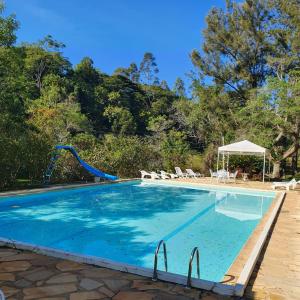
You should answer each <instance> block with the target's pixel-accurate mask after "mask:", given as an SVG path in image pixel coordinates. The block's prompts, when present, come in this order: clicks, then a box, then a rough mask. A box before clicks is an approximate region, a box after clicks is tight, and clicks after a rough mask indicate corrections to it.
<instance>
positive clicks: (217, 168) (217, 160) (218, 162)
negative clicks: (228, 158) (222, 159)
mask: <svg viewBox="0 0 300 300" xmlns="http://www.w3.org/2000/svg"><path fill="white" fill-rule="evenodd" d="M219 155H220V153H219V150H218V159H217V172H218V171H219Z"/></svg>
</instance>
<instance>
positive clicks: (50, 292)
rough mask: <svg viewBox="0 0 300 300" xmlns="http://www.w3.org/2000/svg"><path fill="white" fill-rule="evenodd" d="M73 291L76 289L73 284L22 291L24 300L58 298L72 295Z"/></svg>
mask: <svg viewBox="0 0 300 300" xmlns="http://www.w3.org/2000/svg"><path fill="white" fill-rule="evenodd" d="M75 291H77V287H76V285H75V284H73V283H68V284H60V285H49V286H41V287H34V288H25V289H23V293H24V295H25V297H24V300H27V299H28V300H29V299H40V298H42V297H51V296H58V295H63V294H67V293H72V292H75Z"/></svg>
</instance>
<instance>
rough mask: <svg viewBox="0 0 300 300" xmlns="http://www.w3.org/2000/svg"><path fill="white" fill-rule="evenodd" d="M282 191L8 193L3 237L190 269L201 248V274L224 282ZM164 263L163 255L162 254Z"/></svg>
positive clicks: (185, 188)
mask: <svg viewBox="0 0 300 300" xmlns="http://www.w3.org/2000/svg"><path fill="white" fill-rule="evenodd" d="M274 197H275V193H273V192H259V191H249V190H242V189H241V190H237V189H224V188H222V189H213V188H209V187H206V188H203V187H196V186H193V185H187V184H185V185H172V184H168V183H165V182H164V183H156V182H155V183H154V182H152V181H146V182H143V181H129V182H121V183H114V184H105V185H96V186H89V187H81V188H74V189H65V190H58V191H51V192H43V193H39V194H30V195H24V196H10V197H3V198H0V237H2V238H6V239H12V240H15V241H21V242H24V243H29V244H35V245H40V246H45V247H49V248H53V249H58V250H63V251H66V252H71V253H76V254H81V255H92V256H97V257H101V258H105V259H109V260H111V261H115V262H118V263H125V264H128V265H133V266H137V267H145V268H150V269H152V268H153V257H154V252H155V249H156V247H157V244H158V242H159V241H160V240H164V241H165V242H166V245H167V256H168V271H169V272H171V273H175V274H180V275H187V271H188V261H189V256H190V254H191V251H192V249H193V248H194V247H196V246H197V247H198V248H199V250H200V257H201V259H200V270H201V279H205V280H210V281H214V282H219V281H221V280H222V278H223V277H224V274H225V273H226V271H227V270H228V268H229V267H230V266H231V264H232V263H233V261H234V260H235V258H236V257H237V255H238V254H239V252H240V250H241V249H242V247H243V245H244V244H245V243H246V242H247V240H248V238H249V237H250V236H251V234H252V232H253V231H254V229H255V228H256V226H257V224H258V223H259V222H260V220H261V219H262V217H263V216H264V214H265V212H266V211H267V210H268V208H269V207H270V205H271V203H272V201H273V199H274ZM159 269H162V270H163V269H164V268H163V260H162V259H160V260H159Z"/></svg>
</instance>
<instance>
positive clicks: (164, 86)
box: [159, 80, 170, 91]
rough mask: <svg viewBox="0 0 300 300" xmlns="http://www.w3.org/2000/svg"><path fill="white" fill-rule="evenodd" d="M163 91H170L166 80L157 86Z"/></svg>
mask: <svg viewBox="0 0 300 300" xmlns="http://www.w3.org/2000/svg"><path fill="white" fill-rule="evenodd" d="M159 86H160V87H161V88H162V89H163V90H168V91H169V90H170V88H169V86H168V83H167V81H166V80H162V81H161V82H160V85H159Z"/></svg>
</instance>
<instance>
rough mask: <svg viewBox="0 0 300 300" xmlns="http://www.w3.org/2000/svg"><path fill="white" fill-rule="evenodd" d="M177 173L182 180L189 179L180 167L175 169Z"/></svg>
mask: <svg viewBox="0 0 300 300" xmlns="http://www.w3.org/2000/svg"><path fill="white" fill-rule="evenodd" d="M175 172H176V175H177V176H178V177H180V178H186V177H188V174H186V173H183V172H182V171H181V169H180V168H179V167H175Z"/></svg>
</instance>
